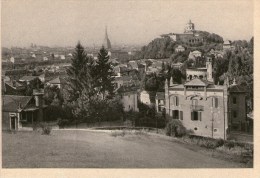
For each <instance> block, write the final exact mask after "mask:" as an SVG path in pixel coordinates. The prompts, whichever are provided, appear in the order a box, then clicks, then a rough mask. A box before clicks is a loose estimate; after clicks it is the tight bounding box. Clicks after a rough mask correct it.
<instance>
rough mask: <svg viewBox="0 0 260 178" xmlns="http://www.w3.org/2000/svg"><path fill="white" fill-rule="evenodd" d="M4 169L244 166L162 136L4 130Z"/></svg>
mask: <svg viewBox="0 0 260 178" xmlns="http://www.w3.org/2000/svg"><path fill="white" fill-rule="evenodd" d="M2 141H3V158H2V159H3V167H4V168H7V167H8V168H11V167H14V168H15V167H17V168H35V167H36V168H37V167H41V168H58V167H59V168H209V167H211V168H215V167H222V168H228V167H243V165H242V164H239V163H234V162H228V161H224V160H220V159H216V158H213V157H211V156H209V155H208V154H205V153H203V152H201V151H198V150H200V149H201V148H199V147H196V146H193V148H192V149H189V148H188V147H186V146H185V145H184V144H181V143H178V142H176V141H174V139H172V138H169V137H164V136H151V135H131V134H127V135H125V136H124V137H121V136H117V137H114V136H111V134H110V133H102V132H89V131H53V132H52V134H51V135H50V136H46V135H41V134H40V133H37V132H19V133H17V134H9V133H3V140H2Z"/></svg>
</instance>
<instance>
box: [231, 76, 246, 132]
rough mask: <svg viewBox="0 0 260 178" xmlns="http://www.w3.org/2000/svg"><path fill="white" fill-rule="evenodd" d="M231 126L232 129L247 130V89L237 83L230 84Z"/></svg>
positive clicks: (234, 81)
mask: <svg viewBox="0 0 260 178" xmlns="http://www.w3.org/2000/svg"><path fill="white" fill-rule="evenodd" d="M228 91H229V98H230V99H229V103H228V108H229V112H228V113H229V114H230V115H229V123H228V124H229V128H230V130H231V131H247V130H248V128H247V113H246V90H245V88H244V87H242V86H239V85H237V84H236V80H235V79H234V80H233V84H232V85H230V86H229V88H228Z"/></svg>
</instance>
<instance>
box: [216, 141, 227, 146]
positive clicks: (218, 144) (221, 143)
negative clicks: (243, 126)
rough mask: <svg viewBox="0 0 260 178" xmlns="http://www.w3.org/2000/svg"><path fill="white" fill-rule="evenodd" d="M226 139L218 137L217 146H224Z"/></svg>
mask: <svg viewBox="0 0 260 178" xmlns="http://www.w3.org/2000/svg"><path fill="white" fill-rule="evenodd" d="M224 143H225V142H224V140H223V139H218V140H217V147H220V146H223V145H224Z"/></svg>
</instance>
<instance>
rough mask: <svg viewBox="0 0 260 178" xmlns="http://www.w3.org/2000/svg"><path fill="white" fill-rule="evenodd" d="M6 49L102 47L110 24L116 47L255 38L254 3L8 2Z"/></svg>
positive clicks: (4, 5) (5, 11) (3, 11)
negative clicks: (180, 36)
mask: <svg viewBox="0 0 260 178" xmlns="http://www.w3.org/2000/svg"><path fill="white" fill-rule="evenodd" d="M1 6H2V7H1V39H2V40H1V42H2V46H4V47H11V46H19V47H28V46H30V44H31V43H35V44H37V45H46V46H75V44H76V43H77V42H78V41H80V42H81V43H82V44H83V45H85V46H93V45H96V46H98V45H101V44H102V42H103V39H104V35H105V26H106V25H107V29H108V36H109V39H110V41H111V43H112V45H120V44H138V45H143V44H147V43H149V42H150V41H152V40H153V39H154V38H157V37H159V36H160V35H161V34H166V33H171V32H173V33H183V30H184V26H185V24H186V23H187V22H188V21H189V20H191V21H192V22H193V23H194V24H195V29H196V30H203V31H208V32H210V33H216V34H219V35H221V36H222V37H223V38H224V39H229V40H249V39H250V38H251V37H252V36H253V31H254V29H253V24H254V19H253V15H254V14H253V10H254V9H253V7H254V6H253V1H252V0H235V1H233V0H229V1H227V0H218V1H215V0H209V1H206V0H197V1H191V0H157V1H156V0H152V1H151V0H150V1H149V0H146V1H137V0H134V1H133V0H132V1H130V0H128V1H123V0H96V1H84V0H19V1H18V0H2V4H1Z"/></svg>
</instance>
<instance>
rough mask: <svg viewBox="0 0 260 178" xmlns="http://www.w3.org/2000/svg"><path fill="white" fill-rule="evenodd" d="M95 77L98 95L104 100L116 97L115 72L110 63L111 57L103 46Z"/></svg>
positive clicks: (99, 54) (95, 69) (95, 68)
mask: <svg viewBox="0 0 260 178" xmlns="http://www.w3.org/2000/svg"><path fill="white" fill-rule="evenodd" d="M93 73H95V76H93V78H94V83H95V84H94V86H95V88H96V89H97V93H98V94H100V95H101V96H102V99H105V98H111V97H113V96H114V84H113V81H114V76H113V74H114V72H113V68H112V65H111V62H109V55H108V52H107V50H106V49H105V48H104V46H102V48H101V49H100V51H99V53H98V60H97V64H96V66H95V67H94V72H93Z"/></svg>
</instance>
